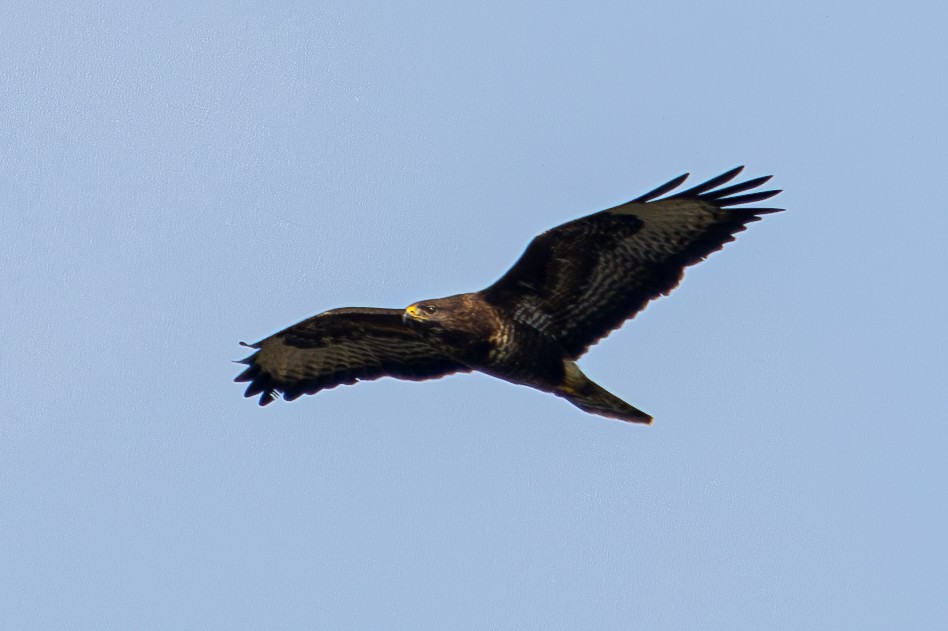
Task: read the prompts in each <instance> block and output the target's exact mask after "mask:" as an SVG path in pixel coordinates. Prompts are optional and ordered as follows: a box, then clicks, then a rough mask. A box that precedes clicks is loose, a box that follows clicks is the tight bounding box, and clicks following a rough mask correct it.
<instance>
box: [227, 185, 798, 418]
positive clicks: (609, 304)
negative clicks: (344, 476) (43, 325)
mask: <svg viewBox="0 0 948 631" xmlns="http://www.w3.org/2000/svg"><path fill="white" fill-rule="evenodd" d="M742 169H743V167H737V168H735V169H732V170H730V171H728V172H726V173H724V174H722V175H720V176H718V177H715V178H713V179H711V180H708V181H707V182H705V183H703V184H699V185H698V186H695V187H693V188H689V189H687V190H683V191H678V192H674V191H675V189H677V188H678V187H679V186H680V185H681V184H682V183H683V182H684V181H685V179H686V178H687V177H688V174H687V173H686V174H684V175H681V176H679V177H676V178H675V179H673V180H671V181H670V182H667V183H666V184H663V185H662V186H659V187H658V188H656V189H655V190H653V191H650V192H648V193H646V194H644V195H642V196H640V197H637V198H636V199H633V200H632V201H630V202H627V203H625V204H622V205H620V206H616V207H614V208H609V209H607V210H603V211H600V212H597V213H593V214H591V215H588V216H586V217H582V218H580V219H576V220H573V221H570V222H567V223H564V224H562V225H560V226H557V227H555V228H552V229H551V230H548V231H546V232H544V233H543V234H541V235H539V236H537V237H536V238H534V239H533V241H531V242H530V244H529V246H527V249H526V251H525V252H524V253H523V255H521V257H520V259H519V260H518V261H517V262H516V263H515V264H514V265H513V267H511V268H510V270H508V271H507V273H506V274H504V275H503V276H502V277H501V278H500V279H499V280H498V281H497V282H495V283H494V284H493V285H491V286H489V287H487V288H486V289H482V290H481V291H477V292H473V293H467V294H458V295H455V296H449V297H447V298H437V299H433V300H422V301H420V302H415V303H413V304H411V305H409V306H408V307H407V308H405V309H374V308H345V309H332V310H330V311H326V312H324V313H321V314H319V315H316V316H313V317H311V318H308V319H306V320H303V321H302V322H300V323H299V324H295V325H293V326H291V327H289V328H287V329H284V330H283V331H280V332H279V333H276V334H274V335H271V336H270V337H268V338H266V339H264V340H261V341H260V342H257V343H256V344H252V345H247V344H244V345H245V346H250V347H252V348H254V349H256V352H254V353H253V354H252V355H251V356H249V357H247V358H246V359H244V360H242V363H243V364H246V365H247V368H246V370H244V371H243V372H242V373H241V374H240V375H239V376H238V377H237V378H236V379H235V381H238V382H249V385H248V386H247V390H246V392H245V393H244V395H245V396H247V397H252V396H255V395H258V394H259V395H260V405H266V404H268V403H270V402H271V401H273V400H274V399H275V398H276V397H277V396H279V395H282V397H283V398H284V399H285V400H287V401H292V400H294V399H296V398H298V397H300V396H301V395H304V394H315V393H317V392H319V391H320V390H324V389H326V388H334V387H336V386H338V385H340V384H353V383H356V382H357V381H368V380H372V379H378V378H379V377H386V376H388V377H395V378H397V379H410V380H414V381H421V380H424V379H437V378H439V377H443V376H445V375H449V374H452V373H459V372H471V371H475V370H476V371H480V372H483V373H487V374H488V375H493V376H494V377H498V378H500V379H503V380H505V381H509V382H512V383H516V384H522V385H526V386H530V387H533V388H537V389H538V390H542V391H544V392H551V393H553V394H555V395H557V396H559V397H562V398H564V399H566V400H567V401H569V402H570V403H572V404H573V405H575V406H576V407H578V408H579V409H581V410H584V411H586V412H589V413H592V414H598V415H601V416H605V417H608V418H612V419H618V420H621V421H629V422H633V423H650V422H651V420H652V417H651V416H649V415H648V414H646V413H645V412H642V411H641V410H639V409H637V408H635V407H633V406H632V405H630V404H628V403H626V402H625V401H623V400H622V399H620V398H619V397H617V396H615V395H613V394H611V393H609V392H607V391H606V390H605V389H603V388H602V387H600V386H599V385H598V384H596V383H594V382H593V381H592V380H591V379H589V378H588V377H586V375H584V374H583V372H582V371H581V370H580V369H579V366H577V365H576V360H577V359H579V358H580V357H581V356H582V355H583V354H584V353H585V352H586V351H587V350H588V349H589V347H590V346H591V345H593V344H595V343H596V342H598V341H599V340H600V339H601V338H603V337H604V336H606V335H607V334H608V333H609V332H610V331H612V330H614V329H616V328H618V327H619V326H621V325H622V323H623V322H625V321H626V320H627V319H629V318H631V317H633V316H634V315H635V314H637V313H638V312H639V311H641V310H642V309H643V308H644V307H645V306H646V305H647V304H648V302H649V301H651V300H652V299H654V298H658V297H659V296H661V295H665V294H668V293H669V292H670V291H671V290H672V289H674V288H675V287H676V286H677V285H678V283H679V282H680V281H681V278H682V276H683V274H684V269H685V268H686V267H687V266H689V265H692V264H694V263H697V262H698V261H702V260H704V259H705V258H706V257H707V256H708V255H709V254H711V253H712V252H715V251H717V250H719V249H721V248H722V247H723V246H724V244H725V243H728V242H730V241H733V240H734V235H735V234H736V233H738V232H741V231H742V230H744V228H745V226H746V225H747V224H748V223H750V222H752V221H757V220H759V219H760V218H761V215H764V214H767V213H773V212H778V211H779V210H782V209H778V208H757V207H745V206H744V205H745V204H753V203H756V202H760V201H763V200H766V199H769V198H771V197H773V196H774V195H776V194H777V193H779V192H780V191H779V190H759V187H760V186H761V185H763V184H764V183H765V182H767V181H768V180H769V179H770V176H764V177H758V178H754V179H751V180H747V181H744V182H741V183H738V184H730V185H728V186H725V185H726V184H728V183H729V182H731V181H732V180H734V178H735V177H737V175H738V174H739V173H740V172H741V170H742ZM748 191H752V192H748ZM242 344H243V343H242Z"/></svg>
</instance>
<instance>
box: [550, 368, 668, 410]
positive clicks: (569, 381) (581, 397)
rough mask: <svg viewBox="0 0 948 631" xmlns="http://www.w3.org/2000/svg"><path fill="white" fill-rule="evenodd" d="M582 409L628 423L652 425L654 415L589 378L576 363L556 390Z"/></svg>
mask: <svg viewBox="0 0 948 631" xmlns="http://www.w3.org/2000/svg"><path fill="white" fill-rule="evenodd" d="M555 393H556V395H557V396H560V397H563V398H564V399H566V400H567V401H569V402H570V403H572V404H573V405H575V406H576V407H578V408H579V409H580V410H582V411H584V412H589V413H590V414H598V415H599V416H605V417H606V418H612V419H616V420H619V421H626V422H627V423H644V424H645V425H651V423H652V417H651V416H649V415H648V414H646V413H645V412H643V411H642V410H640V409H638V408H636V407H635V406H633V405H630V404H628V403H626V402H625V401H623V400H622V399H620V398H619V397H617V396H616V395H614V394H612V393H611V392H608V391H607V390H606V389H605V388H603V387H602V386H600V385H599V384H597V383H595V382H594V381H592V380H591V379H589V378H588V377H587V376H586V375H584V374H583V373H582V371H580V370H579V367H577V366H576V364H574V363H572V362H570V365H567V370H566V381H565V383H564V384H563V386H562V387H561V388H558V389H557V390H556V391H555Z"/></svg>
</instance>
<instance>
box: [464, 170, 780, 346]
mask: <svg viewBox="0 0 948 631" xmlns="http://www.w3.org/2000/svg"><path fill="white" fill-rule="evenodd" d="M742 169H743V167H737V168H736V169H732V170H730V171H728V172H727V173H724V174H722V175H720V176H718V177H716V178H713V179H711V180H709V181H707V182H705V183H704V184H700V185H698V186H695V187H693V188H690V189H688V190H686V191H681V192H678V193H674V194H672V195H670V196H668V197H664V198H661V199H658V198H660V197H661V196H662V195H665V194H666V193H669V192H671V191H673V190H674V189H675V188H677V187H678V186H679V185H681V183H682V182H684V181H685V178H686V177H687V174H685V175H682V176H679V177H677V178H675V179H674V180H671V181H670V182H668V183H666V184H664V185H662V186H660V187H658V188H657V189H655V190H653V191H651V192H649V193H646V194H645V195H642V196H641V197H638V198H636V199H634V200H632V201H630V202H627V203H625V204H622V205H621V206H616V207H615V208H610V209H608V210H603V211H601V212H598V213H595V214H592V215H589V216H587V217H583V218H581V219H576V220H574V221H570V222H568V223H565V224H563V225H561V226H557V227H556V228H553V229H552V230H548V231H547V232H544V233H543V234H541V235H539V236H538V237H536V238H535V239H534V240H533V241H532V242H531V243H530V245H529V246H528V247H527V249H526V251H525V252H524V253H523V255H522V256H521V257H520V259H519V260H518V261H517V262H516V263H515V264H514V266H513V267H512V268H511V269H510V270H509V271H508V272H507V273H506V274H505V275H504V276H503V277H502V278H501V279H500V280H498V281H497V282H496V283H494V284H493V285H491V286H490V287H488V288H487V289H485V290H483V291H482V292H481V296H482V297H483V298H484V299H485V300H487V301H488V302H490V303H491V304H493V305H495V306H498V307H500V308H501V309H503V310H505V311H506V312H507V313H508V314H510V315H511V316H512V317H514V318H516V319H517V320H519V321H521V322H525V323H527V324H529V325H531V326H533V327H535V328H537V329H538V330H540V331H542V332H543V333H545V334H547V335H549V336H550V337H553V338H554V339H556V340H558V341H560V343H561V344H562V345H563V347H564V348H565V349H566V352H567V355H568V356H569V357H571V358H576V357H579V356H580V355H582V354H583V353H584V352H585V351H586V349H587V348H589V346H590V345H592V344H594V343H595V342H596V341H598V340H599V339H600V338H602V337H603V336H605V335H607V334H608V333H609V332H610V331H612V330H613V329H615V328H617V327H618V326H620V325H621V324H622V323H623V322H624V321H625V320H627V319H628V318H631V317H632V316H634V315H635V314H636V313H638V312H639V311H641V310H642V309H643V308H644V307H645V305H646V304H648V302H649V301H650V300H652V299H654V298H657V297H658V296H661V295H663V294H668V293H669V292H670V291H671V290H672V289H674V288H675V287H676V286H677V285H678V283H679V282H680V281H681V278H682V275H683V273H684V269H685V267H687V266H689V265H692V264H694V263H697V262H698V261H701V260H704V259H705V258H706V257H707V256H708V255H709V254H711V253H712V252H715V251H717V250H719V249H721V247H723V246H724V244H725V243H728V242H730V241H733V240H734V235H735V234H736V233H738V232H740V231H742V230H744V227H745V226H746V224H748V223H750V222H752V221H757V220H759V219H760V218H761V217H760V216H761V215H763V214H766V213H772V212H777V211H779V210H781V209H777V208H735V206H740V205H743V204H750V203H754V202H759V201H763V200H765V199H769V198H770V197H773V196H774V195H776V194H777V193H779V192H780V191H779V190H765V191H755V192H750V193H748V192H747V191H752V190H753V189H757V188H758V187H760V186H761V185H763V184H764V183H765V182H767V181H768V180H769V179H770V176H765V177H758V178H754V179H752V180H748V181H746V182H742V183H739V184H733V185H730V186H724V185H725V184H727V183H728V182H730V181H731V180H733V179H734V178H735V177H736V176H737V174H738V173H740V172H741V170H742ZM722 186H723V188H722Z"/></svg>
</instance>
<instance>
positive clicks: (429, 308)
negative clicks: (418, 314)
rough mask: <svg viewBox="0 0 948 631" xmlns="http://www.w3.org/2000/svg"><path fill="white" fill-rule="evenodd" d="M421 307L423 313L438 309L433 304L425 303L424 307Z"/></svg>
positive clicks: (430, 312)
mask: <svg viewBox="0 0 948 631" xmlns="http://www.w3.org/2000/svg"><path fill="white" fill-rule="evenodd" d="M422 309H424V310H425V313H427V314H429V315H430V314H432V313H434V312H435V311H437V310H438V308H437V307H435V306H433V305H425V306H424V307H422Z"/></svg>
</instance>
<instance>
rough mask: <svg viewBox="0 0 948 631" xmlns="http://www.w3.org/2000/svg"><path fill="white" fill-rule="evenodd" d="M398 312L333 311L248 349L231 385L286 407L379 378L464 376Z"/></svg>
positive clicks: (464, 369)
mask: <svg viewBox="0 0 948 631" xmlns="http://www.w3.org/2000/svg"><path fill="white" fill-rule="evenodd" d="M402 313H403V312H402V311H401V310H400V309H358V308H354V309H333V310H332V311H326V312H325V313H321V314H319V315H316V316H313V317H312V318H309V319H307V320H303V321H302V322H300V323H299V324H295V325H293V326H291V327H290V328H288V329H284V330H283V331H280V332H279V333H276V334H275V335H271V336H270V337H268V338H266V339H265V340H261V341H260V342H257V343H256V344H253V345H251V347H252V348H256V349H259V350H258V351H257V352H256V353H254V354H253V355H251V356H250V357H248V358H246V359H244V360H242V362H241V363H244V364H247V369H246V370H244V372H242V373H241V374H240V375H239V376H238V377H237V378H236V379H234V381H249V382H250V385H248V386H247V391H246V392H245V393H244V396H246V397H252V396H254V395H257V394H259V395H260V405H266V404H268V403H270V402H271V401H273V400H274V399H275V398H276V396H277V394H278V393H282V395H283V398H284V399H286V400H287V401H292V400H293V399H296V398H298V397H300V396H302V395H304V394H316V393H317V392H319V391H320V390H323V389H326V388H335V387H336V386H338V385H340V384H353V383H355V382H356V381H367V380H371V379H378V378H379V377H385V376H388V377H397V378H399V379H411V380H413V381H421V380H423V379H436V378H438V377H443V376H444V375H449V374H451V373H454V372H468V371H470V368H468V367H466V366H464V365H462V364H459V363H457V362H455V361H453V360H451V359H449V358H447V357H445V356H444V355H443V354H441V353H439V352H438V351H437V350H436V349H434V348H432V347H431V346H430V345H428V344H427V343H426V342H425V341H424V340H423V339H421V338H420V337H419V336H418V335H416V334H415V333H414V331H412V330H411V329H410V328H409V327H407V326H406V325H405V324H404V323H403V322H402Z"/></svg>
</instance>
